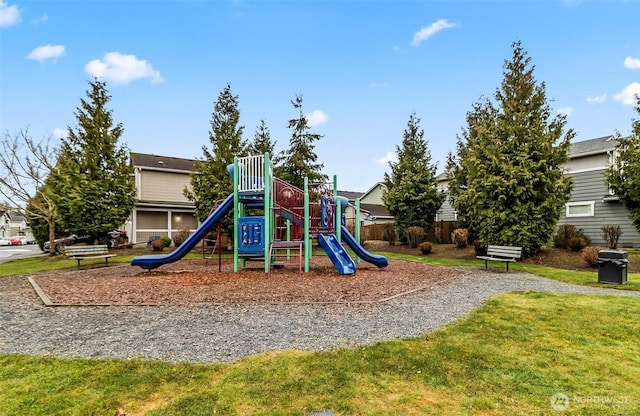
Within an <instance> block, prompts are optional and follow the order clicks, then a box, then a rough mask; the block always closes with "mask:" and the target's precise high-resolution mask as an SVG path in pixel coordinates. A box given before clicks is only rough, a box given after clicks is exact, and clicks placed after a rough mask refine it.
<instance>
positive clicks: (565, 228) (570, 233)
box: [553, 224, 591, 251]
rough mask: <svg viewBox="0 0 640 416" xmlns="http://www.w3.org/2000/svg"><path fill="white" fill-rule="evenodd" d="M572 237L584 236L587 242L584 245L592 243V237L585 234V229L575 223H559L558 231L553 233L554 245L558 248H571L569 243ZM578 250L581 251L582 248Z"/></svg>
mask: <svg viewBox="0 0 640 416" xmlns="http://www.w3.org/2000/svg"><path fill="white" fill-rule="evenodd" d="M572 238H582V239H583V240H584V242H585V246H584V247H586V246H589V245H591V239H590V238H589V237H588V236H586V235H585V234H584V231H582V230H581V229H579V228H578V227H576V226H575V225H573V224H561V225H558V228H556V232H555V233H554V234H553V245H554V246H555V247H558V248H571V246H570V244H569V243H570V241H571V239H572ZM584 247H583V248H584ZM574 251H576V250H574ZM577 251H580V249H579V250H577Z"/></svg>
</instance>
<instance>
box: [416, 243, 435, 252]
mask: <svg viewBox="0 0 640 416" xmlns="http://www.w3.org/2000/svg"><path fill="white" fill-rule="evenodd" d="M418 248H419V249H420V252H421V253H422V254H429V253H431V250H433V244H431V243H430V242H428V241H424V242H422V243H420V244H419V245H418Z"/></svg>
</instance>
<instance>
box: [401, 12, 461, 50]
mask: <svg viewBox="0 0 640 416" xmlns="http://www.w3.org/2000/svg"><path fill="white" fill-rule="evenodd" d="M454 27H456V24H455V23H450V22H449V21H448V20H447V19H440V20H438V21H437V22H433V23H431V24H430V25H429V26H425V27H423V28H422V29H420V30H419V31H417V32H416V34H415V35H413V42H411V45H413V46H420V43H422V41H425V40H427V39H429V38H430V37H431V36H433V35H435V34H436V33H438V32H440V31H441V30H444V29H451V28H454Z"/></svg>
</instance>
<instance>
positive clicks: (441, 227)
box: [360, 221, 457, 244]
mask: <svg viewBox="0 0 640 416" xmlns="http://www.w3.org/2000/svg"><path fill="white" fill-rule="evenodd" d="M456 224H457V222H456V221H436V222H434V223H433V224H432V225H431V228H430V229H429V231H427V241H431V242H432V243H440V244H451V243H452V241H451V233H452V232H453V230H455V229H456ZM385 227H393V223H388V224H371V225H364V226H362V228H361V229H360V236H361V239H362V241H367V240H385V238H384V230H385Z"/></svg>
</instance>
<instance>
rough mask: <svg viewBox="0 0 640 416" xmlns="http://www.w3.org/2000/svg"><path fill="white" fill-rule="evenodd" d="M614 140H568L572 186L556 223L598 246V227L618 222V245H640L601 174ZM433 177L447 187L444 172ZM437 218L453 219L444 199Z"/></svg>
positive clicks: (611, 155) (611, 160)
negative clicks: (570, 225)
mask: <svg viewBox="0 0 640 416" xmlns="http://www.w3.org/2000/svg"><path fill="white" fill-rule="evenodd" d="M616 142H617V141H616V139H615V137H614V136H605V137H599V138H596V139H591V140H585V141H580V142H575V143H572V144H571V148H570V150H569V160H568V161H567V163H566V164H565V166H564V167H565V169H566V172H567V174H569V175H570V176H571V177H572V179H573V189H572V191H571V195H570V197H569V201H568V202H567V204H566V206H565V209H564V210H563V212H562V213H561V216H560V219H559V221H558V224H572V225H575V226H576V227H577V228H579V229H582V231H583V232H584V234H585V235H587V236H588V237H589V238H590V239H591V245H600V246H602V245H604V244H605V242H604V239H603V237H602V232H601V228H602V227H603V226H605V225H619V226H620V228H621V229H622V235H621V237H620V241H619V245H620V246H621V247H640V234H639V233H638V232H637V231H636V230H635V228H634V227H633V224H632V222H631V220H630V219H629V216H628V214H627V210H626V209H625V208H624V207H623V206H622V204H621V203H620V201H619V200H618V197H616V196H615V195H614V194H613V193H612V191H611V189H609V186H608V184H607V180H606V177H605V173H606V170H607V168H608V167H609V166H611V164H612V163H614V162H615V146H616ZM436 180H437V182H438V187H439V188H440V189H443V190H446V189H447V177H446V174H444V173H442V174H440V175H438V177H437V178H436ZM437 219H438V220H455V219H456V214H455V210H454V209H453V207H452V206H451V204H450V203H449V200H448V199H447V200H445V202H444V204H443V205H442V207H441V208H440V211H439V212H438V217H437Z"/></svg>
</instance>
